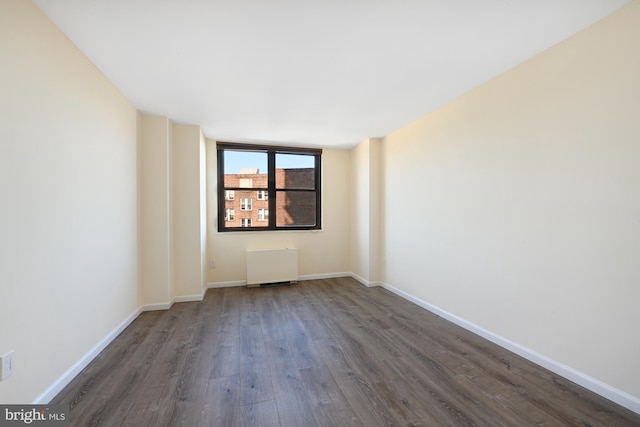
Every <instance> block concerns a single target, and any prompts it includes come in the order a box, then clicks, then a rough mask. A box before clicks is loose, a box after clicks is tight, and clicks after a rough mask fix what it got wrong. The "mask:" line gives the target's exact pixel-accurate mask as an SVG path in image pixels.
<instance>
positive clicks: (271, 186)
mask: <svg viewBox="0 0 640 427" xmlns="http://www.w3.org/2000/svg"><path fill="white" fill-rule="evenodd" d="M267 191H268V194H269V197H268V199H269V225H268V227H269V228H273V229H275V228H276V153H275V151H269V152H268V153H267Z"/></svg>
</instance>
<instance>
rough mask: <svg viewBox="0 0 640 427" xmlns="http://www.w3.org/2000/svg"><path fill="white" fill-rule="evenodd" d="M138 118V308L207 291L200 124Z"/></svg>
mask: <svg viewBox="0 0 640 427" xmlns="http://www.w3.org/2000/svg"><path fill="white" fill-rule="evenodd" d="M140 116H141V119H140V123H141V126H140V135H141V136H140V141H141V143H140V145H141V149H140V157H141V159H140V172H139V176H140V188H141V190H140V206H141V208H140V236H141V237H140V242H141V248H140V253H141V257H140V278H141V280H140V287H141V294H142V300H141V304H142V306H143V308H144V309H156V308H157V309H161V308H168V307H169V306H170V305H171V304H172V303H173V302H174V301H188V300H197V299H199V298H201V297H202V294H203V292H204V290H205V288H206V281H205V276H204V275H205V268H204V267H205V264H204V261H205V259H204V256H205V255H206V252H204V251H203V248H204V249H205V250H206V248H205V247H204V246H205V245H204V244H205V238H206V222H205V220H204V218H206V202H205V200H204V199H203V197H204V195H205V193H204V190H205V188H204V186H205V184H206V183H205V181H204V176H205V170H204V159H205V154H204V137H203V136H202V132H201V131H200V127H199V126H193V125H178V124H174V123H172V122H171V121H170V120H169V119H168V118H166V117H160V116H149V115H144V114H141V115H140Z"/></svg>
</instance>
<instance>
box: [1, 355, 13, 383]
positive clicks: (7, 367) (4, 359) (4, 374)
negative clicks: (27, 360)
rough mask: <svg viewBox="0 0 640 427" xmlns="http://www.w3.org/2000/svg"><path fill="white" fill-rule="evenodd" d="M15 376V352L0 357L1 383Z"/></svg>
mask: <svg viewBox="0 0 640 427" xmlns="http://www.w3.org/2000/svg"><path fill="white" fill-rule="evenodd" d="M11 374H13V351H10V352H9V353H7V354H3V355H2V356H0V381H3V380H5V379H6V378H8V377H9V376H10V375H11Z"/></svg>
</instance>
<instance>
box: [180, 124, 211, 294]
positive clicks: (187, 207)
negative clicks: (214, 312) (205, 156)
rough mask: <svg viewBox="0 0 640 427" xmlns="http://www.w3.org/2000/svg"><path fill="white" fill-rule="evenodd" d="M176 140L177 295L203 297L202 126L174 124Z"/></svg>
mask: <svg viewBox="0 0 640 427" xmlns="http://www.w3.org/2000/svg"><path fill="white" fill-rule="evenodd" d="M172 135H173V144H172V154H173V158H172V174H171V177H172V192H171V194H172V203H171V205H172V236H173V252H172V260H173V266H174V267H173V281H174V289H175V295H176V296H178V297H181V298H184V297H201V296H202V293H203V290H204V289H205V286H204V277H203V271H204V270H203V267H204V266H203V258H202V251H201V250H202V246H201V241H200V237H201V235H202V234H203V232H202V230H201V227H202V223H201V221H200V216H201V214H204V216H206V212H203V211H202V209H201V188H200V186H201V185H202V183H201V180H200V175H201V169H200V166H201V162H200V159H201V157H200V156H201V154H202V153H201V146H200V144H201V143H204V142H203V141H202V139H203V138H202V132H201V131H200V127H199V126H187V125H175V124H174V125H173V132H172Z"/></svg>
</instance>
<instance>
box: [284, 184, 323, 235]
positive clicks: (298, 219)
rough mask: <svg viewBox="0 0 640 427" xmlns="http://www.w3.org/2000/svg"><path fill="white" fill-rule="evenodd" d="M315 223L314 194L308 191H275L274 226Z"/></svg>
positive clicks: (309, 224)
mask: <svg viewBox="0 0 640 427" xmlns="http://www.w3.org/2000/svg"><path fill="white" fill-rule="evenodd" d="M314 225H316V194H315V193H314V192H310V191H278V192H277V193H276V226H278V227H287V226H314Z"/></svg>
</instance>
